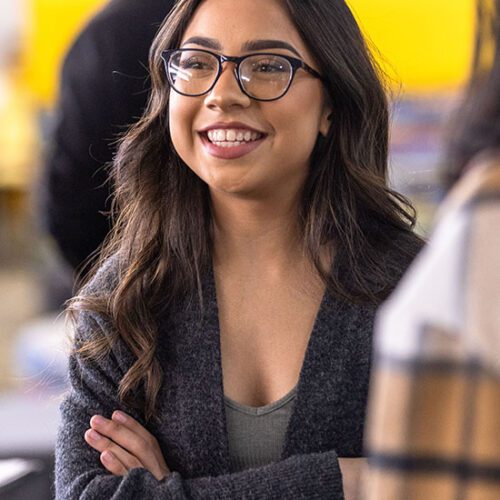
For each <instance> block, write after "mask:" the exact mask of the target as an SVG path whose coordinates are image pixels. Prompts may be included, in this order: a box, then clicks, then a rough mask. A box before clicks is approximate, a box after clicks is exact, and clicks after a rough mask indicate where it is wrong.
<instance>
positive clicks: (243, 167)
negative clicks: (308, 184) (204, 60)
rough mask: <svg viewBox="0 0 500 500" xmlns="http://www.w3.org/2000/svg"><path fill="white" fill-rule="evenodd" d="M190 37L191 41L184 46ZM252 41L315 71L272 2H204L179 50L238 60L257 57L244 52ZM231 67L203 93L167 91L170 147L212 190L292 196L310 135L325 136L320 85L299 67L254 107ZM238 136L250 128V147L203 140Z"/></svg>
mask: <svg viewBox="0 0 500 500" xmlns="http://www.w3.org/2000/svg"><path fill="white" fill-rule="evenodd" d="M194 37H196V38H197V40H196V43H195V42H194V41H189V40H190V39H192V38H194ZM200 38H201V39H200ZM255 40H272V41H279V42H280V43H281V42H286V43H287V44H289V45H290V46H291V47H293V49H295V51H296V52H297V53H298V54H299V55H297V53H295V52H294V51H293V50H290V49H288V48H281V47H277V44H275V43H269V45H268V46H266V49H265V50H259V51H260V52H273V53H277V54H283V55H289V56H292V57H296V58H300V59H302V60H303V61H304V62H306V63H307V64H309V65H310V66H311V67H313V68H314V69H316V70H317V71H318V67H317V65H316V64H315V61H314V59H313V58H312V56H311V54H310V53H309V51H308V49H307V48H306V46H305V44H304V42H303V41H302V40H301V37H300V36H299V33H298V32H297V30H296V28H295V26H294V24H293V22H292V20H291V19H290V17H289V15H288V13H287V11H286V10H285V8H284V7H283V6H282V4H281V2H280V1H279V0H238V1H237V2H235V1H234V0H205V1H203V2H202V3H201V5H200V6H199V7H198V9H197V10H196V12H195V14H194V16H193V18H192V19H191V22H190V24H189V26H188V28H187V30H186V32H185V33H184V36H183V38H182V43H181V47H183V48H184V47H185V48H198V49H209V50H212V51H213V52H217V53H221V54H225V55H228V56H240V55H245V54H248V53H254V52H259V51H256V50H251V51H248V50H245V49H244V45H245V44H247V43H248V42H249V41H255ZM215 46H216V47H217V49H214V47H215ZM275 46H276V47H275ZM233 70H234V64H233V63H229V62H228V63H224V65H223V73H222V75H221V76H220V78H219V80H218V82H217V84H216V85H215V87H214V88H213V89H212V90H211V91H210V92H209V93H208V94H205V95H203V96H200V97H187V96H182V95H180V94H178V93H176V92H175V91H173V90H171V91H170V108H169V121H170V131H171V137H172V141H173V144H174V147H175V149H176V151H177V153H178V154H179V155H180V157H181V158H182V159H183V160H184V162H185V163H186V164H187V165H188V166H189V167H190V168H191V169H192V170H193V171H194V172H195V173H196V174H197V175H198V176H199V177H200V178H201V179H203V180H204V181H205V182H206V183H207V184H208V185H209V187H210V189H211V191H212V192H214V191H215V192H217V193H219V194H222V193H228V194H232V195H239V196H245V197H251V198H267V197H269V196H272V197H273V198H276V197H280V196H286V194H287V193H288V194H289V195H290V194H292V195H294V194H296V193H297V192H298V191H299V190H300V188H301V186H302V185H303V184H304V181H305V178H306V176H307V171H308V168H309V159H310V156H311V153H312V150H313V148H314V145H315V143H316V140H317V137H318V133H322V134H323V135H325V134H326V133H327V130H328V126H329V122H328V118H327V117H328V115H329V113H330V110H329V109H328V108H327V106H326V105H325V98H324V95H325V94H324V91H323V87H322V84H321V82H320V80H319V79H317V78H314V77H313V76H312V75H310V74H309V73H307V72H305V71H304V70H302V69H299V70H298V71H297V72H296V74H295V78H294V80H293V83H292V85H291V87H290V89H289V90H288V92H287V93H286V94H285V96H284V97H282V98H281V99H278V100H276V101H271V102H260V101H256V100H254V99H251V98H250V97H248V96H246V95H245V94H244V93H243V92H242V91H241V90H240V88H239V86H238V83H237V81H236V78H235V76H234V72H233ZM208 129H210V133H207V130H208ZM221 131H222V132H221ZM228 131H229V132H228ZM245 131H258V132H259V133H260V135H259V138H258V139H257V140H256V141H255V142H252V139H253V138H255V134H254V135H253V136H252V137H251V138H250V139H251V141H250V142H251V145H246V146H244V147H239V148H235V149H234V150H231V148H230V147H229V148H224V150H223V149H222V148H220V147H217V145H214V144H211V142H212V141H211V140H210V138H209V136H210V137H211V138H212V139H213V141H215V142H219V143H220V142H228V141H229V142H230V141H233V140H234V139H235V138H236V139H238V136H239V138H240V139H241V133H244V132H245ZM224 134H226V135H224ZM217 139H218V140H217ZM221 139H222V141H221ZM245 139H248V135H247V136H246V138H245Z"/></svg>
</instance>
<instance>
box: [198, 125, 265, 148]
mask: <svg viewBox="0 0 500 500" xmlns="http://www.w3.org/2000/svg"><path fill="white" fill-rule="evenodd" d="M207 135H208V138H209V140H210V141H211V142H213V143H214V144H225V143H228V144H230V145H235V143H238V146H239V145H240V143H242V142H250V141H255V140H257V139H259V138H260V137H261V134H259V133H258V132H251V131H250V130H236V129H212V130H209V131H208V132H207ZM221 147H230V146H221Z"/></svg>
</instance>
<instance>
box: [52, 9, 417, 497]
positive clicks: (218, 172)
mask: <svg viewBox="0 0 500 500" xmlns="http://www.w3.org/2000/svg"><path fill="white" fill-rule="evenodd" d="M150 71H151V76H152V84H153V89H152V93H151V98H150V101H149V103H148V107H147V110H146V112H145V113H144V115H143V117H142V119H141V120H140V121H139V122H138V124H136V125H135V126H134V127H133V128H132V129H131V130H130V131H129V132H128V134H127V135H126V136H125V138H124V139H123V141H122V143H121V145H120V148H119V150H118V153H117V156H116V158H115V160H114V167H113V179H114V181H115V187H116V203H117V204H116V208H117V210H118V215H119V218H118V219H117V224H116V225H115V229H114V231H113V237H112V238H111V239H110V240H109V244H108V245H107V246H106V247H105V250H104V251H103V253H102V254H101V267H99V269H98V270H97V268H96V270H95V271H94V273H93V275H91V276H89V280H90V281H89V282H88V283H87V285H86V286H85V287H84V288H83V289H82V290H80V293H79V295H78V296H77V297H75V299H74V300H73V301H72V303H71V309H70V312H71V313H72V315H73V318H74V319H75V320H76V328H75V343H74V351H73V352H72V355H71V357H70V383H71V388H70V390H69V393H68V395H67V397H66V399H65V401H64V402H63V403H62V406H61V416H62V419H61V425H60V429H59V436H58V440H57V446H56V493H57V498H60V499H63V498H68V499H69V498H88V499H90V498H111V497H113V498H116V499H118V498H174V497H175V498H262V499H265V498H331V499H341V498H343V490H344V488H345V490H346V495H349V493H350V489H349V487H348V485H349V484H350V481H349V476H351V474H350V472H349V469H345V468H344V466H343V465H342V464H345V462H346V461H347V462H350V461H351V460H354V461H357V462H359V461H363V458H362V442H363V426H364V418H365V408H366V396H367V391H368V375H369V368H370V357H371V337H372V328H373V318H374V315H375V311H376V309H377V308H378V306H379V304H380V303H381V302H382V301H383V300H384V299H385V298H386V297H387V296H388V294H389V293H390V292H391V291H392V290H393V288H394V286H395V284H396V283H397V281H398V280H399V278H400V276H401V275H402V273H403V272H404V271H405V270H406V268H407V266H408V265H409V263H410V262H411V261H412V260H413V258H414V256H415V254H416V253H417V252H418V250H419V249H420V247H421V240H420V238H418V237H417V236H416V235H415V234H414V232H413V227H414V223H415V212H414V209H413V207H412V206H411V204H410V203H409V202H408V201H407V200H406V199H405V198H404V197H402V196H401V195H400V194H399V193H397V192H395V191H394V190H392V189H390V187H389V186H388V184H387V152H388V131H389V113H388V103H387V97H386V94H385V91H384V86H383V83H382V81H381V80H380V75H379V73H378V71H377V66H376V63H375V61H374V60H373V58H372V56H371V54H370V52H369V51H368V49H367V46H366V43H365V40H364V38H363V35H362V33H361V31H360V29H359V26H358V24H357V22H356V20H355V17H354V16H353V14H352V12H351V11H350V9H349V7H348V6H347V4H346V2H344V1H343V0H334V1H332V0H307V1H306V0H287V1H281V0H238V2H234V0H204V1H199V0H198V1H196V0H181V1H179V2H178V3H177V4H176V7H175V9H174V11H173V13H172V15H171V16H170V17H169V18H168V19H167V21H166V23H165V25H164V26H163V27H162V29H161V30H160V31H159V33H158V35H157V37H156V39H155V42H154V43H153V47H152V51H151V58H150ZM83 439H85V441H83ZM339 464H340V467H342V474H341V471H340V468H339ZM348 498H351V497H348Z"/></svg>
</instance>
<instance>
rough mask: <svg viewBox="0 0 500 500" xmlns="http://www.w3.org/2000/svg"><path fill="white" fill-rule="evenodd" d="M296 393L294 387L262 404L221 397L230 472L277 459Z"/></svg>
mask: <svg viewBox="0 0 500 500" xmlns="http://www.w3.org/2000/svg"><path fill="white" fill-rule="evenodd" d="M296 392H297V386H295V387H294V388H293V389H292V390H291V391H290V392H288V393H287V394H285V395H284V396H283V397H281V398H280V399H278V400H277V401H274V402H272V403H269V404H267V405H265V406H249V405H244V404H242V403H238V402H237V401H234V400H232V399H230V398H228V397H227V396H224V403H225V409H226V428H227V439H228V445H229V459H230V465H231V471H232V472H239V471H242V470H245V469H250V468H252V467H260V466H263V465H266V464H269V463H271V462H274V461H277V460H279V458H280V456H281V450H282V448H283V443H284V438H285V433H286V428H287V427H288V422H289V420H290V416H291V414H292V408H293V403H294V400H295V395H296Z"/></svg>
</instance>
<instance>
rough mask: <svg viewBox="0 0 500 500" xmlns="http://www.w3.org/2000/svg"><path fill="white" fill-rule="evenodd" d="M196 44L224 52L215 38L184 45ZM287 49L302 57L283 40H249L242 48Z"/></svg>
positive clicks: (195, 37) (194, 39)
mask: <svg viewBox="0 0 500 500" xmlns="http://www.w3.org/2000/svg"><path fill="white" fill-rule="evenodd" d="M190 43H194V44H196V45H201V46H202V47H206V48H207V49H213V50H222V46H221V44H220V43H219V41H218V40H216V39H215V38H206V37H203V36H193V37H191V38H189V39H187V40H186V41H185V42H184V43H183V44H182V45H183V46H184V45H187V44H190ZM268 49H285V50H289V51H290V52H293V53H294V54H295V55H297V56H298V57H302V56H301V55H300V54H299V52H298V51H297V49H296V48H295V47H293V45H290V44H289V43H287V42H284V41H283V40H248V41H247V42H245V43H244V44H243V46H242V50H243V51H245V52H250V51H252V50H268Z"/></svg>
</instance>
